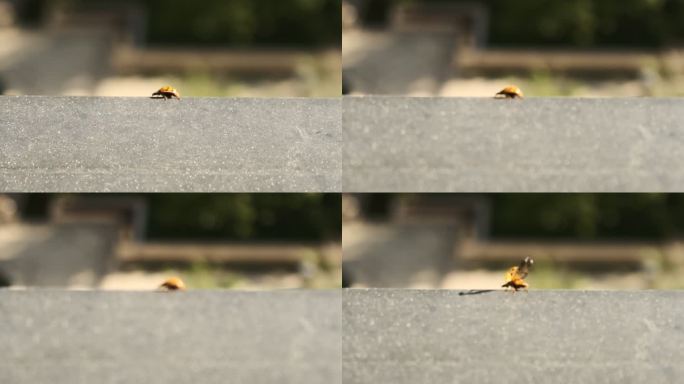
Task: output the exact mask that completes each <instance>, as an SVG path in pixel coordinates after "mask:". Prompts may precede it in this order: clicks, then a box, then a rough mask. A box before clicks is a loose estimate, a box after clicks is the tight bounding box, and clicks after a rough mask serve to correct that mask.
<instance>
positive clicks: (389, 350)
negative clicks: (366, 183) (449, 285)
mask: <svg viewBox="0 0 684 384" xmlns="http://www.w3.org/2000/svg"><path fill="white" fill-rule="evenodd" d="M463 293H470V294H463ZM342 313H343V319H344V320H343V325H342V332H343V340H342V354H343V367H342V369H343V373H342V376H343V382H344V383H345V384H357V383H364V384H366V383H368V384H371V383H394V384H403V383H410V384H415V383H431V384H439V383H503V382H516V383H564V384H565V383H599V382H601V383H676V382H681V378H682V377H683V376H684V366H683V365H682V363H681V362H682V361H684V349H682V345H684V291H612V292H611V291H534V290H532V291H530V292H529V293H524V292H518V293H516V294H513V293H506V292H503V291H489V292H486V291H485V292H482V291H480V292H473V291H470V292H458V291H419V290H414V291H411V290H389V289H388V290H377V289H376V290H355V289H352V290H345V292H344V294H343V311H342Z"/></svg>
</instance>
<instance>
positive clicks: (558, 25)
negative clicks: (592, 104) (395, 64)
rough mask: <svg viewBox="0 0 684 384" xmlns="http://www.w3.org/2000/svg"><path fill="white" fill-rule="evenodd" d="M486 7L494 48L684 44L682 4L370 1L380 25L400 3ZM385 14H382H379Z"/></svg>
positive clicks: (677, 0) (656, 0)
mask: <svg viewBox="0 0 684 384" xmlns="http://www.w3.org/2000/svg"><path fill="white" fill-rule="evenodd" d="M421 2H423V3H473V2H477V3H483V4H485V5H487V7H488V8H489V10H490V18H491V20H490V24H489V25H490V42H491V43H492V44H495V45H540V46H559V45H560V46H573V47H595V46H605V45H610V46H641V47H651V48H654V47H660V46H666V45H674V44H681V43H682V42H684V0H563V1H558V0H515V1H510V0H394V1H389V0H366V3H368V4H372V7H370V6H368V7H369V9H373V10H374V12H373V13H372V14H370V15H369V17H371V16H372V18H371V19H370V20H369V22H371V23H372V22H377V21H378V20H382V19H381V18H380V17H379V16H378V14H387V13H388V12H389V10H390V9H391V7H392V6H394V5H395V4H398V3H421ZM379 7H381V8H382V9H383V10H382V11H380V10H378V8H379Z"/></svg>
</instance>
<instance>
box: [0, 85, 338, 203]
mask: <svg viewBox="0 0 684 384" xmlns="http://www.w3.org/2000/svg"><path fill="white" fill-rule="evenodd" d="M0 110H2V111H3V117H2V119H0V137H2V140H0V190H1V191H22V192H34V191H35V192H63V191H68V192H90V191H97V192H109V191H111V192H158V191H169V192H195V191H197V192H215V191H222V192H260V191H264V192H268V191H272V192H304V191H307V192H308V191H312V192H328V191H339V190H340V188H341V164H340V163H341V121H340V101H339V100H337V99H247V98H245V99H235V98H232V99H231V98H189V99H183V100H180V101H177V100H168V101H165V100H152V99H148V98H103V97H28V96H22V97H0Z"/></svg>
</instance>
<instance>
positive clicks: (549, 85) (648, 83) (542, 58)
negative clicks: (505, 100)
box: [342, 0, 684, 97]
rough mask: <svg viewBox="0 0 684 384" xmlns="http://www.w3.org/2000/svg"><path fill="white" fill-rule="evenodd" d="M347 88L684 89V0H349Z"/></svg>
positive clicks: (345, 15)
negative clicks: (509, 85) (516, 87)
mask: <svg viewBox="0 0 684 384" xmlns="http://www.w3.org/2000/svg"><path fill="white" fill-rule="evenodd" d="M342 3H343V11H342V19H343V33H342V35H343V49H342V52H343V71H344V88H345V93H351V94H397V95H416V96H432V95H441V96H483V97H491V96H493V95H494V93H496V92H498V91H499V90H500V89H502V88H503V87H504V86H506V85H508V84H509V83H513V84H515V85H518V86H519V87H521V88H522V89H523V91H524V92H525V95H526V96H528V95H529V96H587V97H591V96H596V97H599V96H605V97H617V96H681V95H684V0H563V1H557V0H515V1H509V0H343V1H342Z"/></svg>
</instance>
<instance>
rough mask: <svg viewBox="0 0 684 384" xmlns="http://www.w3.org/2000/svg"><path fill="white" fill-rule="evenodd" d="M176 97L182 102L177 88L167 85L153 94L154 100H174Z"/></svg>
mask: <svg viewBox="0 0 684 384" xmlns="http://www.w3.org/2000/svg"><path fill="white" fill-rule="evenodd" d="M174 97H175V98H176V99H178V100H180V94H179V93H178V91H177V90H176V88H174V87H172V86H170V85H165V86H163V87H161V88H159V90H158V91H157V92H155V93H153V94H152V98H162V99H173V98H174Z"/></svg>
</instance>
